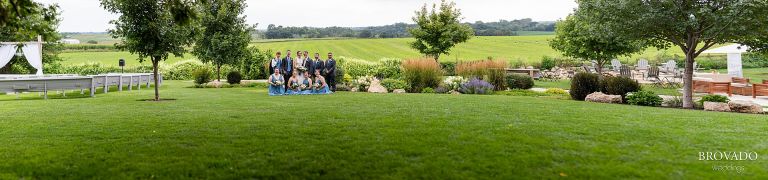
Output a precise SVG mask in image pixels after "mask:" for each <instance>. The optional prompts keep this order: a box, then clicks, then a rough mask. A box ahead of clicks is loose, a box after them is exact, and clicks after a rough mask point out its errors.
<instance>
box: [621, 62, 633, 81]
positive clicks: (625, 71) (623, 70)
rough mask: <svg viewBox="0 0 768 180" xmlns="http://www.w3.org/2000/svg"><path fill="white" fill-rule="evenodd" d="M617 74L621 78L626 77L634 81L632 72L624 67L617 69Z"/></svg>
mask: <svg viewBox="0 0 768 180" xmlns="http://www.w3.org/2000/svg"><path fill="white" fill-rule="evenodd" d="M619 73H620V75H621V77H628V78H630V79H635V78H634V76H632V70H630V69H629V67H627V66H626V65H623V66H621V67H620V68H619Z"/></svg>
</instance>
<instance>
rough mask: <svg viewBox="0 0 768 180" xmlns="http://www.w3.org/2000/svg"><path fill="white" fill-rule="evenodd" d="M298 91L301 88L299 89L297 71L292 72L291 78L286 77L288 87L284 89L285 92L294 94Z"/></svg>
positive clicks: (299, 91)
mask: <svg viewBox="0 0 768 180" xmlns="http://www.w3.org/2000/svg"><path fill="white" fill-rule="evenodd" d="M300 93H301V90H300V89H299V73H297V72H293V75H292V76H291V78H290V79H288V88H287V89H286V90H285V94H286V95H296V94H300Z"/></svg>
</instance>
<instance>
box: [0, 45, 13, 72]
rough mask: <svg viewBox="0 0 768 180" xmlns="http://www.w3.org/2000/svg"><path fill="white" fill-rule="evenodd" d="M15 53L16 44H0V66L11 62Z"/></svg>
mask: <svg viewBox="0 0 768 180" xmlns="http://www.w3.org/2000/svg"><path fill="white" fill-rule="evenodd" d="M15 54H16V45H0V68H1V67H5V65H6V64H8V62H11V59H13V56H14V55H15Z"/></svg>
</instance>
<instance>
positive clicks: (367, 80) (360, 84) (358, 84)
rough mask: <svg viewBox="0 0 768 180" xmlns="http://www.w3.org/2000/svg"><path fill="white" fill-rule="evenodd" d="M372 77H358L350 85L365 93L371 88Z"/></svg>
mask: <svg viewBox="0 0 768 180" xmlns="http://www.w3.org/2000/svg"><path fill="white" fill-rule="evenodd" d="M373 78H374V77H373V76H360V77H358V78H357V79H355V80H354V81H352V83H350V84H351V85H352V88H357V89H358V90H360V91H367V90H368V87H369V86H371V81H373Z"/></svg>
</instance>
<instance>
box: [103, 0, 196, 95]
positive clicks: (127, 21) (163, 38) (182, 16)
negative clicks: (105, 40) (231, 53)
mask: <svg viewBox="0 0 768 180" xmlns="http://www.w3.org/2000/svg"><path fill="white" fill-rule="evenodd" d="M101 5H102V6H103V7H104V8H105V9H107V10H108V11H109V12H112V13H115V14H119V15H120V17H119V18H118V19H117V20H112V21H111V23H112V24H114V25H115V28H114V29H110V30H109V33H110V34H112V36H113V37H114V38H117V39H120V42H119V43H117V44H115V46H116V47H117V48H119V49H122V50H127V51H128V52H131V53H132V54H138V55H139V58H138V59H139V61H140V62H143V61H144V60H145V59H146V58H150V60H151V61H152V66H153V71H154V75H155V84H156V85H159V83H158V80H159V79H158V76H157V73H158V72H157V71H158V63H159V62H160V61H162V60H165V59H167V58H168V55H169V54H173V55H175V56H182V55H183V54H184V52H186V49H185V47H187V46H189V45H190V44H192V42H193V41H194V37H195V35H196V34H195V33H196V28H195V26H194V25H193V23H192V21H194V20H195V18H196V13H195V11H194V7H193V4H192V2H190V1H186V0H102V1H101ZM155 100H156V101H159V100H160V93H159V89H158V87H157V86H155Z"/></svg>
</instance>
